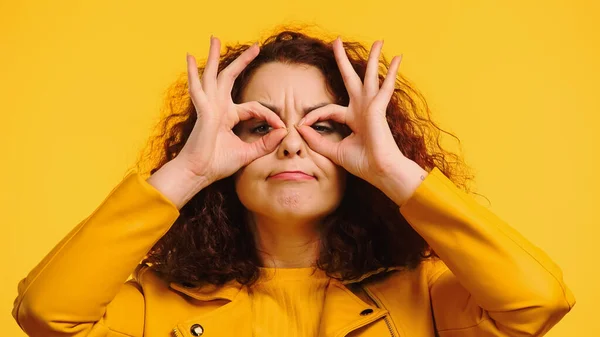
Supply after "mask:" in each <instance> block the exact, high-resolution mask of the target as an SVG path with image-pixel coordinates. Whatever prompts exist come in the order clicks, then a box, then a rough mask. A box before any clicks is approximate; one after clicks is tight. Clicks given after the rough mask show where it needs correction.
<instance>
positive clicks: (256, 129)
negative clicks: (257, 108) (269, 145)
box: [250, 124, 272, 134]
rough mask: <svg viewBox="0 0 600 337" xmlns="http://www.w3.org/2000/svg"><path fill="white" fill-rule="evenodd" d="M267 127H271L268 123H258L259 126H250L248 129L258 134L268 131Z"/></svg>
mask: <svg viewBox="0 0 600 337" xmlns="http://www.w3.org/2000/svg"><path fill="white" fill-rule="evenodd" d="M269 128H272V127H271V126H270V125H269V124H260V125H259V126H256V127H254V128H252V129H251V130H250V132H252V133H258V134H266V133H267V132H269V131H270V129H269Z"/></svg>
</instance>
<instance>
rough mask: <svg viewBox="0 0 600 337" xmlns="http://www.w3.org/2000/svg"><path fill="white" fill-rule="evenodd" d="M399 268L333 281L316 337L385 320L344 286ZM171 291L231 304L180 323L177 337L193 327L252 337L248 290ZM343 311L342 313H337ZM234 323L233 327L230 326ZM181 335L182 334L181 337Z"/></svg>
mask: <svg viewBox="0 0 600 337" xmlns="http://www.w3.org/2000/svg"><path fill="white" fill-rule="evenodd" d="M398 269H400V268H398V267H394V268H380V269H377V270H375V271H372V272H369V273H366V274H364V275H362V276H361V277H359V278H358V279H354V280H348V281H344V282H340V281H338V280H337V279H335V278H332V279H331V280H330V282H329V285H328V286H327V288H326V294H325V303H324V304H323V312H322V314H321V321H320V326H319V333H318V336H323V337H333V336H342V335H343V336H345V335H347V334H348V333H350V332H351V331H353V330H356V329H358V328H360V327H363V326H365V325H367V324H370V323H373V322H375V321H377V320H379V319H380V318H382V317H384V316H386V315H387V314H388V311H387V310H386V309H385V308H378V307H376V306H372V305H370V304H368V303H366V302H364V301H363V300H362V299H360V298H359V297H358V296H357V295H356V294H354V293H353V292H352V291H351V290H350V289H349V288H348V287H346V285H348V284H351V283H358V282H362V281H364V280H366V279H367V278H369V277H371V276H374V275H377V274H382V273H385V272H388V271H392V270H398ZM170 287H171V288H172V289H174V290H176V291H179V292H181V293H184V294H186V295H188V296H190V297H192V298H195V299H199V300H203V301H210V300H214V299H226V300H229V301H230V302H229V303H228V304H226V305H224V306H223V307H221V308H219V309H218V310H213V311H211V312H208V313H205V314H201V315H198V316H195V317H191V318H190V319H188V320H186V321H182V322H179V323H178V324H177V326H176V327H174V331H176V332H177V333H176V334H175V335H176V336H186V337H191V336H192V335H190V334H189V333H188V332H189V331H190V330H192V329H194V327H197V326H202V329H203V331H206V332H207V333H206V336H234V335H235V336H238V337H251V333H252V324H253V322H252V305H251V299H250V296H249V293H248V287H245V286H242V285H241V284H239V283H238V282H235V281H232V282H229V283H227V284H225V285H223V286H220V287H215V286H202V287H186V286H183V285H181V284H178V283H174V282H172V283H170ZM340 308H343V310H340ZM231 322H235V324H231ZM180 332H183V333H180Z"/></svg>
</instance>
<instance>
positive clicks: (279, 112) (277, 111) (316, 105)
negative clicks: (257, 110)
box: [258, 101, 331, 116]
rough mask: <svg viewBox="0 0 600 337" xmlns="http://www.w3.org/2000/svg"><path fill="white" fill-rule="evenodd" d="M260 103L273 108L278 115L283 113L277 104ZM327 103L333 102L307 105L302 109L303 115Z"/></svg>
mask: <svg viewBox="0 0 600 337" xmlns="http://www.w3.org/2000/svg"><path fill="white" fill-rule="evenodd" d="M258 103H260V105H262V106H264V107H265V108H268V109H271V110H272V111H274V112H275V113H276V114H277V115H281V109H280V108H279V107H276V106H273V105H271V104H268V103H264V102H261V101H258ZM327 104H331V103H328V102H321V103H317V104H315V105H312V106H309V107H306V108H304V109H302V112H303V114H302V116H304V115H306V114H307V113H309V112H311V111H313V110H315V109H318V108H320V107H323V106H325V105H327Z"/></svg>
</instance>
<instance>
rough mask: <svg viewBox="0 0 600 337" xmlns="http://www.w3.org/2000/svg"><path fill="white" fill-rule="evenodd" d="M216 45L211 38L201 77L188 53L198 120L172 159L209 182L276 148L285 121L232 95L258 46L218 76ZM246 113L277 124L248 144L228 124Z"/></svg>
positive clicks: (240, 119)
mask: <svg viewBox="0 0 600 337" xmlns="http://www.w3.org/2000/svg"><path fill="white" fill-rule="evenodd" d="M220 50H221V45H220V41H219V39H217V38H216V37H211V44H210V51H209V55H208V60H207V63H206V68H205V69H204V72H203V74H202V79H201V80H200V79H198V67H197V65H196V60H195V58H194V57H193V56H191V55H189V54H188V55H187V72H188V86H189V93H190V96H191V99H192V102H193V104H194V107H195V108H196V112H197V114H198V119H197V121H196V124H195V125H194V128H193V129H192V132H191V134H190V136H189V138H188V140H187V141H186V143H185V145H184V147H183V148H182V149H181V152H180V153H179V154H178V155H177V157H176V158H175V159H177V161H178V162H179V163H180V164H182V165H183V167H185V168H186V169H187V170H188V171H189V172H191V173H192V174H193V175H195V176H198V177H201V178H202V179H203V180H205V181H206V182H207V184H210V183H212V182H214V181H217V180H219V179H222V178H225V177H227V176H230V175H232V174H233V173H235V172H236V171H237V170H239V169H240V168H241V167H243V166H245V165H247V164H249V163H250V162H251V161H253V160H254V159H256V158H258V157H261V156H263V155H266V154H268V153H270V152H272V151H274V150H275V148H276V147H277V145H278V144H279V143H280V142H281V140H282V139H283V138H284V137H285V135H286V134H287V129H286V127H285V124H284V123H283V121H281V119H280V118H279V116H277V115H276V114H275V113H274V112H273V111H271V110H269V109H267V108H265V107H263V106H262V105H261V104H259V103H258V102H256V101H252V102H246V103H242V104H234V103H233V99H232V97H231V90H232V88H233V83H234V81H235V79H236V78H237V76H238V75H239V74H240V73H241V72H242V70H244V68H246V66H247V65H248V64H249V63H250V62H251V61H252V60H253V59H254V58H255V57H256V56H257V55H258V52H259V47H258V45H257V44H254V45H252V46H251V47H250V48H248V49H247V50H246V51H244V52H243V53H242V54H241V55H240V56H239V57H238V58H237V59H236V60H235V61H233V62H232V63H231V64H229V65H228V66H227V67H226V68H225V69H223V70H222V71H221V72H220V73H219V74H218V76H217V71H218V67H219V57H220ZM250 118H258V119H263V120H265V121H266V122H267V123H269V124H270V125H271V126H272V127H273V128H275V129H274V130H273V131H272V132H270V133H268V134H267V135H265V136H263V137H262V138H260V139H259V140H257V141H255V142H253V143H246V142H244V141H242V140H241V139H240V138H239V137H238V136H236V135H235V134H234V133H233V131H232V129H233V127H234V126H235V125H236V124H237V123H238V122H240V121H242V120H247V119H250Z"/></svg>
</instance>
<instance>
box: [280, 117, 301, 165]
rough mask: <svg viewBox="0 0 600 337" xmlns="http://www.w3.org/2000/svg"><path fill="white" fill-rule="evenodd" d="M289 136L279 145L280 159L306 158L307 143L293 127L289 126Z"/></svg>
mask: <svg viewBox="0 0 600 337" xmlns="http://www.w3.org/2000/svg"><path fill="white" fill-rule="evenodd" d="M287 128H288V134H287V135H286V136H285V137H284V138H283V140H282V141H281V143H279V148H278V149H277V156H278V157H279V158H291V157H294V156H300V157H304V156H306V146H307V145H306V142H305V141H304V138H302V136H301V135H300V133H298V130H296V128H295V127H294V126H293V125H289V126H288V127H287Z"/></svg>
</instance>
